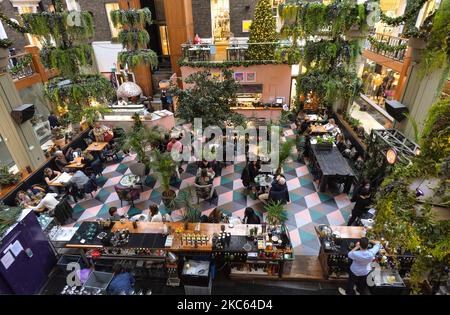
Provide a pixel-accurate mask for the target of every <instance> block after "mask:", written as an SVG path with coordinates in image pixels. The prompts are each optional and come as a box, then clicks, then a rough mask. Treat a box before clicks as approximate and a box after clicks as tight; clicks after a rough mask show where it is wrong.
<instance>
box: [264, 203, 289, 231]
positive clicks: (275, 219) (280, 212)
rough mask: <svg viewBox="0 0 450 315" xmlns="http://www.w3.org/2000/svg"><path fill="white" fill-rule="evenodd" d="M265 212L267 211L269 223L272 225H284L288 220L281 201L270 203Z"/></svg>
mask: <svg viewBox="0 0 450 315" xmlns="http://www.w3.org/2000/svg"><path fill="white" fill-rule="evenodd" d="M265 210H266V211H267V219H266V220H267V223H269V224H271V225H280V224H284V222H286V221H287V219H288V218H287V213H286V209H285V208H284V205H283V204H282V203H281V201H277V202H274V201H270V202H269V203H268V204H267V205H266V206H265Z"/></svg>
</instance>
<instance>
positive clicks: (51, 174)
mask: <svg viewBox="0 0 450 315" xmlns="http://www.w3.org/2000/svg"><path fill="white" fill-rule="evenodd" d="M59 175H61V173H60V172H58V171H54V170H52V169H51V168H49V167H47V168H46V169H44V180H45V182H46V183H47V185H48V187H49V189H50V190H51V191H53V192H56V193H58V192H59V190H58V187H55V186H52V185H51V184H52V183H53V182H54V181H55V179H57V178H58V176H59Z"/></svg>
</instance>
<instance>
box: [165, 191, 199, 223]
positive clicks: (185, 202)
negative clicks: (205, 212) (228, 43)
mask: <svg viewBox="0 0 450 315" xmlns="http://www.w3.org/2000/svg"><path fill="white" fill-rule="evenodd" d="M194 200H195V190H194V188H193V187H192V186H190V187H188V188H186V189H183V190H181V191H180V192H179V193H178V195H177V196H176V197H175V199H174V202H173V205H172V206H173V209H181V208H183V209H184V211H183V222H189V223H195V222H200V216H201V213H200V211H198V209H197V208H196V207H195V201H194Z"/></svg>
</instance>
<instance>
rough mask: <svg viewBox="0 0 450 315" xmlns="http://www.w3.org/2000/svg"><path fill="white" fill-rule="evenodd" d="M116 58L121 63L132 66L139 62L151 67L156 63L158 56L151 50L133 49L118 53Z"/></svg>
mask: <svg viewBox="0 0 450 315" xmlns="http://www.w3.org/2000/svg"><path fill="white" fill-rule="evenodd" d="M117 58H118V60H119V62H120V63H121V64H128V66H129V67H131V68H133V67H136V66H138V65H140V64H145V65H149V66H151V67H152V68H154V67H156V66H157V65H158V56H157V55H156V53H155V52H154V51H153V50H150V49H148V50H134V51H122V52H120V53H119V55H118V57H117Z"/></svg>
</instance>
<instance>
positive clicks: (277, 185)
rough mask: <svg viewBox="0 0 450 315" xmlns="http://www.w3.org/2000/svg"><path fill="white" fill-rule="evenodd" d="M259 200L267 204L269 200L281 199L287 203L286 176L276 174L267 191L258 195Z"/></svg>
mask: <svg viewBox="0 0 450 315" xmlns="http://www.w3.org/2000/svg"><path fill="white" fill-rule="evenodd" d="M258 198H259V200H261V202H262V203H265V204H267V202H268V201H269V200H270V201H275V202H277V201H281V202H282V203H288V202H289V201H290V199H289V190H288V187H287V185H286V178H284V177H283V176H282V175H277V177H276V178H275V179H274V181H273V182H272V186H271V187H270V189H269V192H268V193H265V194H261V195H259V197H258Z"/></svg>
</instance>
